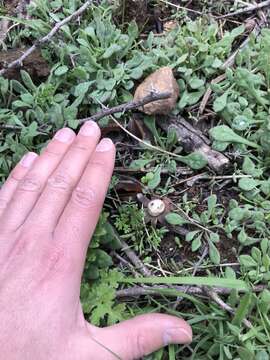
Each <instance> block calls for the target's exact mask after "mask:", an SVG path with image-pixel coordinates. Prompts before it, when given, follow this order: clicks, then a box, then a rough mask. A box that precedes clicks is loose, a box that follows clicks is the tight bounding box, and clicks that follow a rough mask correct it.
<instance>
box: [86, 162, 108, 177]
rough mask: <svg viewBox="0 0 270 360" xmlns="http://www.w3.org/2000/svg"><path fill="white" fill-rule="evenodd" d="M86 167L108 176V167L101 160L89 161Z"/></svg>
mask: <svg viewBox="0 0 270 360" xmlns="http://www.w3.org/2000/svg"><path fill="white" fill-rule="evenodd" d="M88 167H89V168H90V169H93V168H95V169H97V170H98V171H99V172H101V173H102V174H104V175H106V174H108V166H107V165H106V163H105V162H104V161H102V160H90V161H89V164H88Z"/></svg>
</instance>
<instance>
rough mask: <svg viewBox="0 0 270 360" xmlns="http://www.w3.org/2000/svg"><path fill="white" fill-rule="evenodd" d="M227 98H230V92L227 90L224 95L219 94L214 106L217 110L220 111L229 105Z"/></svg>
mask: <svg viewBox="0 0 270 360" xmlns="http://www.w3.org/2000/svg"><path fill="white" fill-rule="evenodd" d="M227 98H228V92H225V93H224V94H223V95H221V96H219V97H218V98H217V99H216V100H215V101H214V105H213V107H214V111H215V112H220V111H222V110H224V109H225V107H226V105H227Z"/></svg>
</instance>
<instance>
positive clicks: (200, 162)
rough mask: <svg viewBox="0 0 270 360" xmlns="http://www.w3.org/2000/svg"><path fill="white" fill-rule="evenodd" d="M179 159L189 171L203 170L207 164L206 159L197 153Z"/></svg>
mask: <svg viewBox="0 0 270 360" xmlns="http://www.w3.org/2000/svg"><path fill="white" fill-rule="evenodd" d="M179 159H180V161H181V162H183V163H184V164H186V165H188V166H189V167H191V169H194V170H200V169H202V168H204V167H205V166H206V165H207V163H208V160H207V159H206V157H205V156H204V155H202V154H200V153H198V152H194V153H192V154H189V155H187V156H179Z"/></svg>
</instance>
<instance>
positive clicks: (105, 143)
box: [96, 138, 113, 152]
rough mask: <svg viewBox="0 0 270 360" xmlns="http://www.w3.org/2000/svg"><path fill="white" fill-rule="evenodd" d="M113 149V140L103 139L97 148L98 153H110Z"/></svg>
mask: <svg viewBox="0 0 270 360" xmlns="http://www.w3.org/2000/svg"><path fill="white" fill-rule="evenodd" d="M112 147H113V142H112V140H111V139H108V138H106V139H102V140H101V142H100V143H99V144H98V146H97V147H96V151H100V152H103V151H108V150H111V149H112Z"/></svg>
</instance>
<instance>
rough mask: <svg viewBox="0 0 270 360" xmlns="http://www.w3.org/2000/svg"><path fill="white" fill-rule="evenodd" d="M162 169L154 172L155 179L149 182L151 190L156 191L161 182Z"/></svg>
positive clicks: (159, 168)
mask: <svg viewBox="0 0 270 360" xmlns="http://www.w3.org/2000/svg"><path fill="white" fill-rule="evenodd" d="M160 174H161V167H160V166H159V167H158V168H157V169H156V171H155V172H154V177H153V179H151V180H150V181H148V183H147V186H148V188H149V189H151V190H154V189H155V188H156V187H158V185H159V184H160V182H161V177H160Z"/></svg>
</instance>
